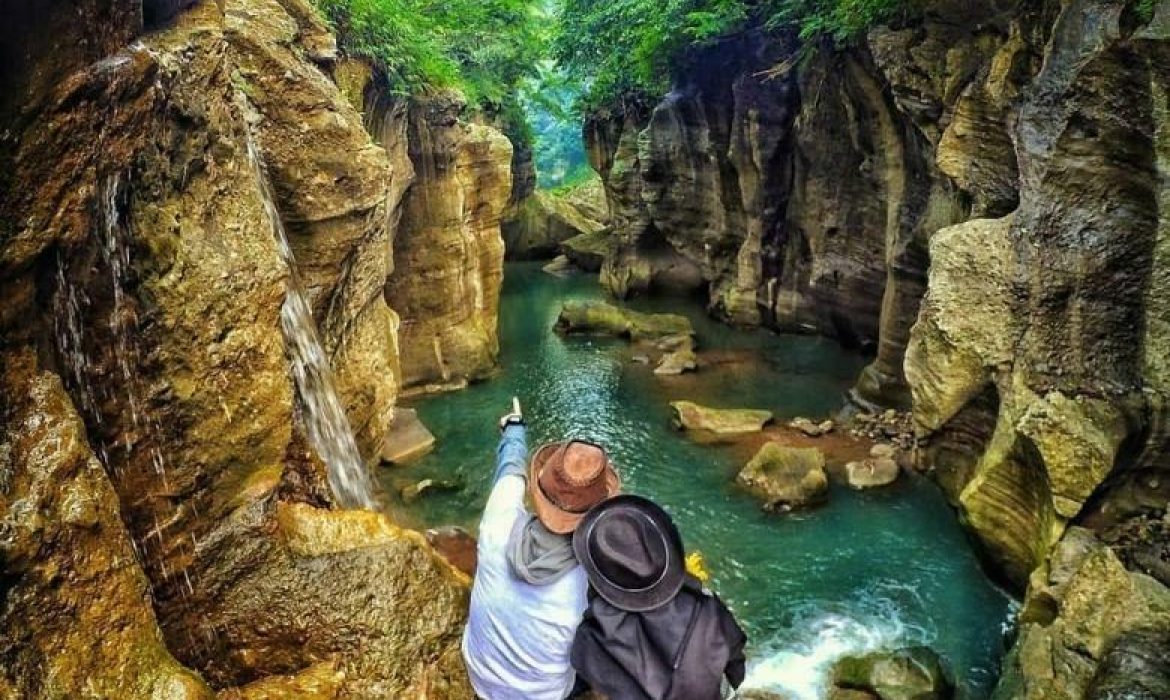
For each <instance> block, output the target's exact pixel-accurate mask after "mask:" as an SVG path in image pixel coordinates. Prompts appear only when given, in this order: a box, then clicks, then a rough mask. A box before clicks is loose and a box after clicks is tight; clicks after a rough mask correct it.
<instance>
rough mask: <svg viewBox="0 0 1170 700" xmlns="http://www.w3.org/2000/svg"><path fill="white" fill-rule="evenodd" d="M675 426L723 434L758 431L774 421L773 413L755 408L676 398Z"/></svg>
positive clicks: (730, 435)
mask: <svg viewBox="0 0 1170 700" xmlns="http://www.w3.org/2000/svg"><path fill="white" fill-rule="evenodd" d="M670 407H671V408H672V409H674V425H675V427H676V428H679V429H681V430H703V431H707V432H709V433H712V434H714V435H717V436H720V437H734V436H737V435H748V434H751V433H758V432H760V431H761V430H763V429H764V426H765V425H767V424H768V423H770V422H772V412H771V411H762V410H757V409H751V408H709V407H707V406H700V405H699V404H697V403H693V402H691V401H672V402H671V404H670Z"/></svg>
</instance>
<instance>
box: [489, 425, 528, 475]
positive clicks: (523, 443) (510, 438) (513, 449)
mask: <svg viewBox="0 0 1170 700" xmlns="http://www.w3.org/2000/svg"><path fill="white" fill-rule="evenodd" d="M527 457H528V429H527V428H525V427H524V424H523V423H509V424H508V425H505V426H504V432H503V434H502V435H500V443H499V445H498V446H497V447H496V475H495V476H494V477H492V484H498V483H499V482H500V479H501V478H503V477H505V476H519V477H523V476H524V467H525V461H526V459H527Z"/></svg>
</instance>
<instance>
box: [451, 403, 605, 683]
mask: <svg viewBox="0 0 1170 700" xmlns="http://www.w3.org/2000/svg"><path fill="white" fill-rule="evenodd" d="M512 401H513V404H512V412H511V413H509V414H507V415H505V416H504V417H503V418H501V419H500V427H501V430H502V433H503V434H502V436H501V437H500V443H499V447H498V448H497V451H496V473H495V478H494V480H493V486H492V491H491V495H490V496H489V497H488V502H487V506H486V508H485V509H484V513H483V519H482V520H481V521H480V526H479V544H478V546H477V554H478V560H479V561H478V565H477V568H476V572H475V582H474V584H473V586H472V589H471V611H470V613H469V615H468V618H467V628H466V629H465V630H464V632H463V659H464V661H465V662H466V664H467V672H468V675H469V677H470V679H471V685H472V687H473V688H474V689H475V692H476V694H477V695H478V696H479V697H480V698H482V699H483V700H564V698H567V697H569V696H570V695H571V694H572V693H573V690H574V685H575V682H576V677H575V674H574V672H573V668H572V666H571V665H570V663H569V649H570V647H571V646H572V644H573V636H574V634H575V633H576V631H577V625H578V624H579V623H580V622H581V616H582V613H584V611H585V608H586V606H587V604H588V601H587V600H586V595H587V592H588V589H589V583H588V580H587V579H586V576H585V572H584V571H583V570H582V569H581V567H580V565H579V564H578V563H577V559H576V558H575V556H574V555H573V545H572V534H573V530H574V529H576V527H577V524H578V523H580V522H581V519H582V518H583V517H584V516H585V513H587V512H588V511H589V509H590V508H592V507H593V506H595V505H597V504H598V503H601V502H602V501H604V500H606V499H607V498H610V497H612V496H615V495H617V494H618V493H619V492H620V480H619V479H618V476H617V472H616V471H615V470H614V467H613V464H612V463H611V462H610V460H609V457H608V456H607V455H606V453H605V450H604V449H603V448H602V447H601V446H599V445H596V444H594V443H591V442H588V441H585V440H568V441H565V442H554V443H549V444H547V445H543V446H542V447H540V448H539V449H538V450H536V452H535V453H534V454H533V455H532V460H531V463H530V464H528V466H527V469H526V468H525V457H526V456H527V450H528V448H527V435H526V428H525V425H524V418H523V415H522V414H521V411H520V404H519V401H518V400H516V399H513V400H512ZM525 493H528V494H529V495H530V496H531V499H532V505H533V510H534V511H535V514H532V513H529V512H528V510H527V509H526V508H525V506H524V496H525Z"/></svg>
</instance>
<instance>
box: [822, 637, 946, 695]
mask: <svg viewBox="0 0 1170 700" xmlns="http://www.w3.org/2000/svg"><path fill="white" fill-rule="evenodd" d="M833 684H834V685H836V686H838V687H843V688H849V689H856V690H863V691H866V692H870V693H873V694H874V695H875V696H876V697H878V698H879V699H880V700H949V698H951V697H953V696H954V690H955V687H954V681H953V680H951V676H950V672H949V671H948V670H947V669H946V667H945V666H944V664H943V661H942V659H940V658H939V656H938V654H936V653H935V652H934V651H933V650H931V649H930V648H929V647H921V646H918V647H906V648H903V649H897V650H894V651H879V652H875V653H872V654H866V655H864V656H851V657H845V658H843V659H841V660H840V661H838V662H837V663H836V664H835V665H834V666H833Z"/></svg>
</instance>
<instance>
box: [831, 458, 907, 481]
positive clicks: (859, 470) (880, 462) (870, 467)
mask: <svg viewBox="0 0 1170 700" xmlns="http://www.w3.org/2000/svg"><path fill="white" fill-rule="evenodd" d="M900 471H901V470H900V469H899V467H898V463H897V462H895V461H894V460H892V459H890V458H888V457H871V458H869V459H866V460H862V461H860V462H850V463H848V464H846V465H845V479H846V481H847V482H848V483H849V485H850V486H852V487H853V488H855V489H871V488H876V487H878V486H888V485H890V484H892V483H894V482H895V481H897V480H898V474H899V472H900Z"/></svg>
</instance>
